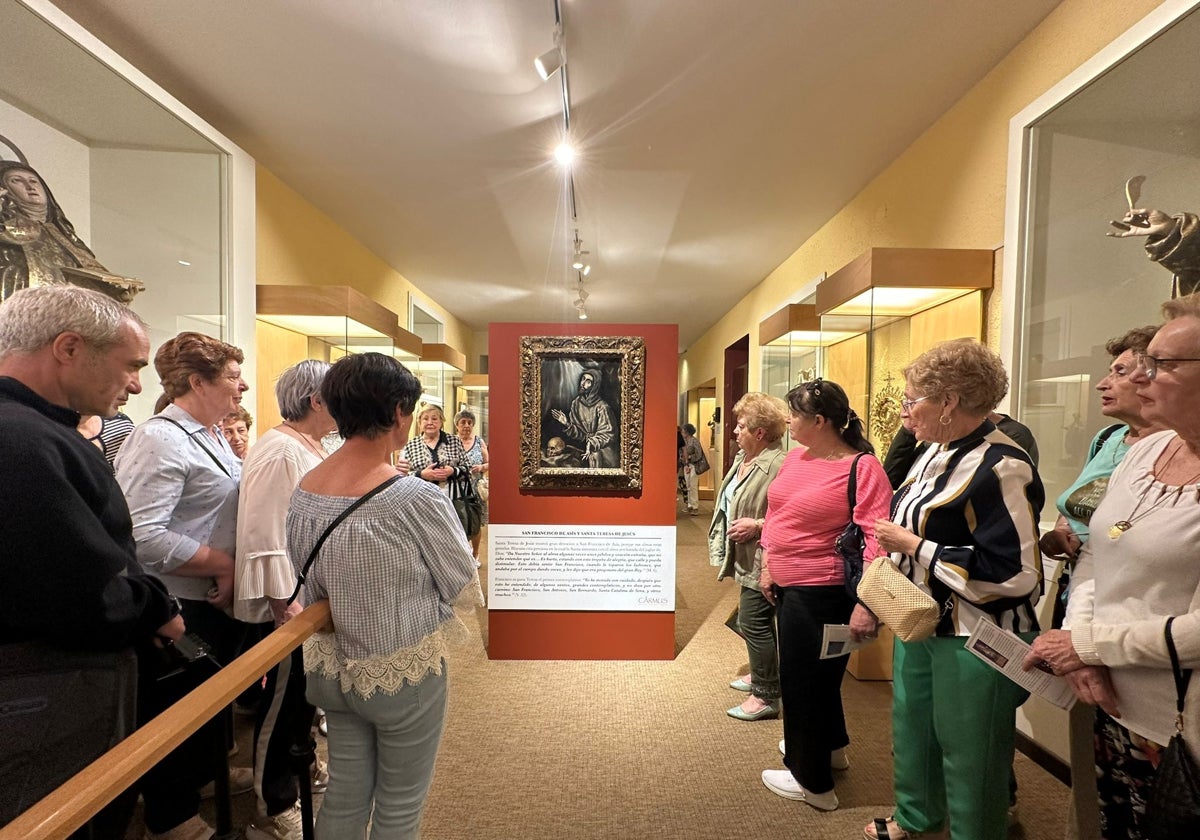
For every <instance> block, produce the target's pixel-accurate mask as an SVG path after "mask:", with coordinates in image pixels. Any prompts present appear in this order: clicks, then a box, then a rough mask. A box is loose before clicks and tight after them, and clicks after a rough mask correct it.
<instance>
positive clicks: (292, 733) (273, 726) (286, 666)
mask: <svg viewBox="0 0 1200 840" xmlns="http://www.w3.org/2000/svg"><path fill="white" fill-rule="evenodd" d="M274 629H275V625H274V623H272V622H268V623H265V624H256V625H253V626H252V627H251V634H252V635H253V637H254V638H255V639H256V640H261V639H265V638H266V637H267V636H268V635H270V633H271V631H272V630H274ZM304 689H305V683H304V651H303V649H302V648H296V649H295V650H294V651H292V655H291V656H290V657H288V658H286V659H284V660H283V661H281V662H280V663H279V664H278V665H276V666H275V667H274V668H272V669H271V670H270V671H268V672H267V687H266V689H265V690H264V691H263V692H262V695H261V697H260V699H259V703H258V713H257V715H256V716H255V719H254V790H255V792H256V793H257V794H258V798H259V799H261V800H262V801H263V802H264V803H265V804H266V806H267V815H268V816H274V815H276V814H278V813H280V812H282V811H286V810H287V809H288V808H291V807H292V806H293V805H295V804H296V800H297V798H298V797H299V796H300V786H299V783H298V782H297V780H296V774H295V772H293V770H292V767H291V764H290V760H291V759H290V755H291V749H292V746H293V745H294V744H299V745H307V743H308V739H309V738H310V737H311V735H310V733H311V730H312V725H313V718H314V717H315V716H316V711H317V710H316V708H315V707H313V706H312V705H310V704H309V702H308V701H307V700H306V699H305V698H304Z"/></svg>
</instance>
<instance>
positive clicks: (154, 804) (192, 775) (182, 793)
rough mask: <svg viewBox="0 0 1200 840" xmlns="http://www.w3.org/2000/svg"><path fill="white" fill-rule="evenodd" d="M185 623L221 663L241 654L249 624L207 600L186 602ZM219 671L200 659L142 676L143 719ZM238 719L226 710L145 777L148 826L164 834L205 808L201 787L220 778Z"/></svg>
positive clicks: (165, 707)
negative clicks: (219, 764)
mask: <svg viewBox="0 0 1200 840" xmlns="http://www.w3.org/2000/svg"><path fill="white" fill-rule="evenodd" d="M180 603H181V605H182V607H183V610H182V612H183V620H184V623H186V624H187V629H188V632H189V633H195V634H197V635H198V636H200V637H201V638H202V639H204V640H205V641H206V642H208V644H209V646H210V647H211V648H212V652H213V656H214V657H215V658H216V660H217V661H218V662H219V663H220V664H221V665H225V664H227V663H229V662H232V661H233V660H234V659H235V658H236V657H237V654H238V651H240V650H241V645H242V640H243V639H244V638H245V635H246V629H247V625H246V624H244V623H242V622H240V621H238V620H237V619H234V618H231V617H230V616H228V615H226V614H225V613H224V612H222V611H221V610H218V609H217V608H216V607H213V606H212V605H211V604H209V603H208V602H207V601H188V600H182V599H181V602H180ZM214 673H216V668H215V666H212V665H210V664H209V663H208V662H207V661H205V660H201V662H199V663H196V664H195V665H193V666H191V667H190V668H188V669H187V670H185V671H183V672H182V673H178V674H174V675H172V676H168V677H165V678H162V679H160V678H159V677H160V676H161V675H160V674H154V673H151V674H145V675H143V676H142V678H141V679H142V683H141V685H142V689H143V690H141V691H139V692H138V694H139V697H138V699H139V701H140V702H142V714H141V716H140V719H141V720H142V721H148V720H149V719H150V718H151V717H153V716H154V715H157V714H159V713H160V712H162V711H164V710H166V709H167V708H169V707H170V706H171V705H172V704H173V703H175V702H176V701H178V700H180V699H182V698H183V697H184V696H185V695H187V693H188V692H189V691H191V690H192V689H194V688H195V687H196V686H198V685H200V684H201V683H202V682H204V680H206V679H208V678H209V677H211V676H212V675H213V674H214ZM232 733H233V718H232V713H231V711H230V710H229V709H228V708H227V709H225V710H224V711H223V712H221V713H220V714H218V715H217V716H216V717H214V718H213V719H212V720H210V721H209V722H208V723H207V724H205V725H204V726H202V727H200V729H198V730H197V731H196V732H195V733H194V734H192V735H191V737H189V738H188V739H187V740H186V741H184V742H183V743H182V744H180V745H179V746H178V747H176V748H175V749H174V750H172V751H171V752H170V753H168V754H167V755H166V756H165V757H164V758H163V759H162V760H161V761H160V762H158V764H156V765H154V767H152V768H151V769H150V770H149V771H148V772H147V773H146V775H145V776H143V777H142V781H141V789H142V797H143V799H144V801H145V816H146V827H147V828H148V829H150V831H152V832H154V833H156V834H159V833H163V832H166V831H169V830H170V829H172V828H174V827H175V826H177V825H179V824H180V823H182V822H186V821H187V820H189V819H191V818H192V817H194V816H195V815H196V814H197V813H198V812H199V810H200V788H201V787H203V786H204V785H205V784H207V783H208V782H211V781H212V779H213V776H214V775H215V765H216V762H215V759H214V756H215V755H216V753H217V750H218V746H217V745H218V744H222V745H224V747H225V748H226V749H228V748H229V746H230V744H231V739H232Z"/></svg>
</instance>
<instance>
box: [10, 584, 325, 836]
mask: <svg viewBox="0 0 1200 840" xmlns="http://www.w3.org/2000/svg"><path fill="white" fill-rule="evenodd" d="M328 623H329V602H328V601H319V602H317V603H316V604H313V605H312V606H311V607H308V608H307V609H305V610H304V611H303V612H302V613H300V614H299V615H298V616H296V617H295V618H293V619H291V620H290V621H288V622H287V623H286V624H284V625H283V626H282V627H279V628H277V629H276V630H275V631H274V632H272V633H271V635H269V636H267V638H265V639H263V640H262V641H261V642H259V643H258V644H256V645H255V646H254V647H252V648H251V649H250V650H248V651H246V652H245V653H244V654H242V655H241V656H239V657H238V658H237V659H236V660H234V661H233V662H231V663H230V664H229V665H227V666H225V667H224V668H222V669H221V670H220V671H219V672H218V673H217V674H216V675H214V676H212V677H210V678H209V679H207V680H205V682H204V684H203V685H201V686H199V687H197V688H196V689H194V690H193V691H192V692H191V693H190V694H188V695H187V696H186V697H184V698H183V699H182V700H180V701H179V702H178V703H176V704H175V705H173V706H171V708H169V709H167V710H166V711H165V712H163V713H162V714H160V715H158V716H157V717H155V718H154V719H153V720H152V721H150V722H149V723H147V724H146V725H145V726H142V727H141V728H139V729H138V730H137V731H136V732H134V733H133V734H132V735H130V736H129V737H128V738H126V739H124V740H123V741H121V743H119V744H117V745H116V746H115V747H113V748H112V749H111V750H109V751H108V752H106V753H105V754H104V755H102V756H100V757H99V758H98V759H96V760H95V761H93V762H92V763H91V764H89V765H88V766H87V767H85V768H83V769H82V770H80V771H79V772H78V773H76V774H75V775H74V776H72V777H71V778H70V779H68V780H67V781H66V782H65V783H64V784H62V785H61V786H60V787H58V788H57V789H55V790H54V791H53V792H52V793H49V794H47V795H46V797H45V798H44V799H42V800H41V801H40V802H38V803H37V804H36V805H34V806H33V807H31V808H30V809H29V810H27V811H25V812H24V813H22V814H21V815H20V816H19V817H17V818H16V819H15V820H13V821H12V822H10V823H9V824H8V825H6V826H4V828H0V840H62V838H65V837H68V836H70V834H71V832H73V831H75V830H76V829H77V828H79V827H80V826H82V825H83V824H84V823H86V822H87V821H88V820H89V819H91V817H92V816H93V815H94V814H96V813H97V812H98V811H99V810H100V809H101V808H103V807H104V806H105V805H107V804H108V803H109V802H112V801H113V799H115V798H116V797H117V795H118V794H120V793H121V791H123V790H125V789H126V788H128V787H129V786H130V785H132V784H133V783H134V782H136V781H137V780H138V779H140V778H141V777H142V776H143V775H144V774H145V772H146V771H147V770H149V769H150V768H151V767H153V766H154V765H155V764H157V763H158V761H159V760H160V759H162V757H163V756H165V755H166V754H167V753H169V752H170V751H171V750H173V749H175V747H177V746H179V745H180V744H182V743H183V742H184V740H185V739H186V738H187V737H188V736H189V735H191V734H192V733H193V732H195V731H196V730H197V729H199V728H200V727H201V726H203V725H204V724H205V723H206V722H207V721H208V720H209V719H211V718H212V717H213V716H215V715H216V714H217V713H218V712H220V711H221V709H223V708H225V707H226V706H228V705H229V704H230V703H232V702H233V699H234V698H235V697H237V696H238V695H239V694H241V693H242V691H243V690H245V688H246V686H248V685H250V684H251V683H252V682H254V681H255V680H256V679H258V678H259V677H261V676H262V675H263V674H265V673H266V672H267V671H269V670H270V669H271V668H272V667H273V666H274V665H275V664H276V663H278V662H280V661H282V660H283V658H284V657H285V656H288V655H290V654H291V652H292V651H293V650H295V649H296V648H297V647H298V646H299V645H301V644H303V642H304V640H305V639H307V638H308V637H309V636H311V635H312V634H313V633H314V632H316V631H317V630H320V629H321V628H323V627H324V626H325V625H327V624H328Z"/></svg>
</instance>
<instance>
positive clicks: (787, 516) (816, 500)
mask: <svg viewBox="0 0 1200 840" xmlns="http://www.w3.org/2000/svg"><path fill="white" fill-rule="evenodd" d="M787 402H788V407H789V408H790V409H791V417H790V419H789V421H788V428H789V431H790V432H791V436H792V440H794V441H796V442H797V443H799V444H800V446H798V447H796V448H794V449H792V451H791V452H789V453H788V454H787V457H785V458H784V461H783V465H782V466H781V467H780V468H779V475H778V476H776V478H775V480H774V481H772V482H771V485H770V487H768V488H767V514H766V520H765V522H764V524H763V529H762V536H761V537H760V540H761V542H762V568H761V570H760V574H759V586H760V587H761V590H762V594H763V597H764V598H765V599H766V600H767V602H768V603H769V604H772V605H773V606H774V607H775V610H776V616H777V619H778V622H779V678H780V688H781V689H782V700H783V711H784V717H783V746H784V757H783V763H784V766H785V767H786V768H787V769H786V770H764V771H763V772H762V781H763V784H764V785H766V786H767V788H768V789H769V790H770V791H771V792H772V793H775V794H778V795H779V796H782V797H784V798H786V799H796V800H799V801H801V802H804V803H806V804H808V805H811V806H812V807H814V808H816V809H818V810H821V811H832V810H834V809H835V808H837V807H838V798H837V794H836V793H834V791H833V773H832V772H831V771H832V770H834V769H837V770H845V769H846V768H847V767H849V766H850V764H849V761H848V760H847V758H846V747H847V746H848V745H849V743H850V736H849V734H848V733H847V732H846V717H845V714H844V713H843V711H842V677H843V676H845V673H846V660H847V657H845V656H838V657H834V658H832V659H821V658H820V654H821V637H822V635H823V633H824V629H825V625H827V624H849V625H850V632H851V635H852V636H853V637H854V638H855V639H858V640H861V639H864V638H867V637H869V636H871V635H873V634H874V633H875V630H876V624H877V622H876V621H875V617H874V616H873V615H871V613H870V612H869V611H868V610H867V609H866V607H863V606H862V605H856V604H855V603H854V599H853V598H851V597H850V595H849V594H848V593H847V592H846V575H845V567H844V564H843V561H842V557H841V555H839V554H838V552H837V550H836V549H835V548H834V543H835V541H836V540H837V538H838V536H839V535H840V534H841V533H842V532H843V531H844V530H845V529H846V526H847V525H848V524H849V523H850V520H851V518H853V520H854V522H856V523H858V525H859V526H860V527H861V528H862V530H863V534H864V536H865V538H866V551H865V552H864V558H865V559H866V560H867V561H869V560H870V558H873V557H875V556H876V555H877V554H878V553H879V552H878V549H877V546H876V544H875V521H876V520H877V519H878V518H879V517H881V516H884V515H885V514H886V513H887V506H888V500H889V499H890V498H891V488H890V487H889V486H888V481H887V475H886V474H885V473H884V471H883V466H882V465H881V464H880V463H879V461H878V460H876V459H875V456H874V455H872V454H870V453H872V452H873V451H874V450H873V447H872V446H871V444H870V443H869V442H868V441H867V440H866V438H864V437H863V426H862V421H860V420H859V419H858V416H857V415H856V414H855V413H854V411H853V410H852V409H851V408H850V401H849V399H847V397H846V392H845V391H844V390H842V388H841V386H840V385H838V384H837V383H836V382H829V381H828V380H822V379H815V380H813V381H812V382H806V383H804V384H803V385H799V386H797V387H795V388H793V389H792V390H791V391H789V392H788V395H787ZM860 455H861V456H862V457H859V456H860ZM851 470H854V472H855V476H856V479H855V480H856V484H857V487H856V490H855V504H854V513H853V517H851V512H850V500H849V485H850V471H851Z"/></svg>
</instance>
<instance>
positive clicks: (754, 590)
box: [708, 393, 787, 720]
mask: <svg viewBox="0 0 1200 840" xmlns="http://www.w3.org/2000/svg"><path fill="white" fill-rule="evenodd" d="M733 416H734V417H736V418H737V425H736V426H735V427H734V430H733V434H734V437H735V438H736V439H737V443H738V447H739V448H740V451H739V452H738V454H737V457H736V458H734V460H733V466H732V467H730V469H729V472H727V473H726V474H725V479H724V480H723V481H722V482H721V489H720V490H719V491H718V492H717V498H716V503H715V504H714V505H713V518H712V525H710V526H709V529H708V556H709V560H710V562H711V563H712V565H714V566H719V567H720V571H719V572H717V580H724V579H725V578H727V577H732V578H733V579H734V580H735V581H736V582H737V584H738V586H739V587H740V590H739V595H738V630H739V631H740V633H741V635H742V638H743V639H745V641H746V652H747V654H748V655H749V657H750V673H748V674H746V675H745V676H741V677H738V678H737V679H736V680H734V681H733V682H731V683H730V684H729V687H730V688H734V689H737V690H738V691H747V692H750V696H749V697H747V698H746V699H745V701H743V702H742V704H741V705H740V706H734V707H733V708H732V709H730V710H729V711H728V712H727V713H726V714H728V715H729V716H730V717H734V718H737V719H738V720H762V719H764V718H773V717H778V716H779V652H778V650H777V649H776V646H777V642H776V638H775V608H774V607H773V606H771V604H770V603H769V602H768V601H767V599H766V598H764V597H763V594H762V590H761V589H759V583H758V577H759V573H760V571H761V566H762V561H761V559H760V557H759V552H758V538H759V537H760V536H761V535H762V529H763V518H764V517H765V516H766V515H767V487H768V486H769V485H770V483H771V482H772V481H774V480H775V476H776V475H777V474H778V473H779V467H780V466H781V465H782V464H783V455H784V453H783V443H782V438H783V432H784V430H785V429H787V405H786V404H785V403H784V401H783V400H781V399H779V397H772V396H768V395H767V394H759V393H751V394H746V395H745V396H744V397H742V398H741V399H740V400H738V401H737V402H736V403H735V404H734V406H733Z"/></svg>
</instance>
